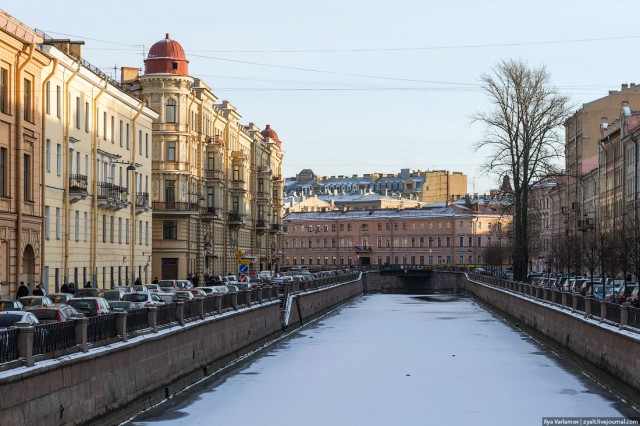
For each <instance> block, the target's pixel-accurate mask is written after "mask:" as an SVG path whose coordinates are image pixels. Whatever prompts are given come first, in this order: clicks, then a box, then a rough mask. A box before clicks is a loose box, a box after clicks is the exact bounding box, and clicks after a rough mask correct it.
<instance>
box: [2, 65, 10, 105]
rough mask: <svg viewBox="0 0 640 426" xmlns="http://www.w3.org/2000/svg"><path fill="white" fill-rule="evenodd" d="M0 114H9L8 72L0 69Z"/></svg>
mask: <svg viewBox="0 0 640 426" xmlns="http://www.w3.org/2000/svg"><path fill="white" fill-rule="evenodd" d="M0 112H3V113H5V114H8V113H9V70H8V69H6V68H0Z"/></svg>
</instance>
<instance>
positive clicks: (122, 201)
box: [98, 182, 130, 210]
mask: <svg viewBox="0 0 640 426" xmlns="http://www.w3.org/2000/svg"><path fill="white" fill-rule="evenodd" d="M129 205H130V203H129V191H128V190H127V188H124V187H122V186H119V185H116V184H114V183H111V182H98V207H101V208H105V209H108V210H120V209H123V208H125V207H128V206H129Z"/></svg>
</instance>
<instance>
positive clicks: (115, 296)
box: [98, 288, 127, 304]
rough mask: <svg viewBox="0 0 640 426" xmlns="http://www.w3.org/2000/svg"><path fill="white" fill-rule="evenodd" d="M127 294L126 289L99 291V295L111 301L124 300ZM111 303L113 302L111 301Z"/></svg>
mask: <svg viewBox="0 0 640 426" xmlns="http://www.w3.org/2000/svg"><path fill="white" fill-rule="evenodd" d="M125 294H127V292H126V291H124V289H121V288H119V289H113V290H102V291H100V292H99V293H98V297H102V298H103V299H106V300H108V301H109V302H111V301H116V300H122V298H123V297H124V295H125ZM109 304H111V303H109Z"/></svg>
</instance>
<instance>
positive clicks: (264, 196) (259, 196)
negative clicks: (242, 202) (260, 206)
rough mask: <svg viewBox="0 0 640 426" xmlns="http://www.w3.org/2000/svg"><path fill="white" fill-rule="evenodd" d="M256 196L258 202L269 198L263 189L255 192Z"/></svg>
mask: <svg viewBox="0 0 640 426" xmlns="http://www.w3.org/2000/svg"><path fill="white" fill-rule="evenodd" d="M256 198H257V199H258V201H259V202H267V201H269V199H270V197H269V193H268V192H264V191H258V193H257V194H256Z"/></svg>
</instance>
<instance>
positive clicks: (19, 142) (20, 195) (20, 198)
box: [9, 44, 42, 285]
mask: <svg viewBox="0 0 640 426" xmlns="http://www.w3.org/2000/svg"><path fill="white" fill-rule="evenodd" d="M27 48H28V49H29V56H28V57H27V58H26V59H25V61H24V62H23V63H22V65H19V64H20V56H22V54H23V53H24V52H25V50H26V49H27ZM34 50H35V44H30V45H28V47H27V45H26V44H25V45H24V46H23V47H22V50H21V51H20V52H18V53H17V54H16V59H15V68H16V74H15V84H14V87H15V96H14V100H15V104H16V108H15V117H16V127H15V128H16V146H15V153H16V157H15V162H16V168H17V169H18V173H16V200H17V203H16V213H17V220H16V222H17V224H16V225H17V232H16V238H17V241H16V254H15V255H16V285H17V284H18V283H17V281H18V279H17V278H18V275H19V270H20V261H21V259H22V253H20V250H21V249H22V204H23V203H24V201H25V200H24V190H23V186H24V182H22V177H23V174H24V162H23V160H22V156H23V154H22V146H23V144H24V136H23V135H24V132H23V131H22V128H21V127H22V123H21V121H22V118H23V111H22V108H23V105H22V98H21V97H20V95H21V94H22V86H21V78H20V77H21V75H22V70H23V69H24V68H25V67H26V66H27V64H28V63H29V62H30V61H31V58H33V51H34ZM9 140H11V138H9ZM10 150H11V147H10V148H9V152H10ZM41 239H42V238H41Z"/></svg>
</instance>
